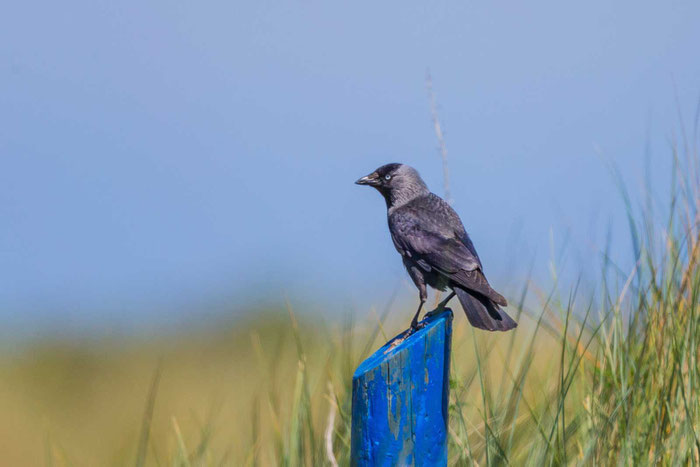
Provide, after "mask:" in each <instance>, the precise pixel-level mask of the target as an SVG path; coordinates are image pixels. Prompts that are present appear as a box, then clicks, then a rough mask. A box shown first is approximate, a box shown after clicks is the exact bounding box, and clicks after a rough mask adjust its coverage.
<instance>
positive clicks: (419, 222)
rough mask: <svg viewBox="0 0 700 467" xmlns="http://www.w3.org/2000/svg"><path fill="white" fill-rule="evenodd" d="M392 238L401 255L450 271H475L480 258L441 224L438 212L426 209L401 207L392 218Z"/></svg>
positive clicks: (444, 271) (390, 225)
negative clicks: (437, 215) (437, 216)
mask: <svg viewBox="0 0 700 467" xmlns="http://www.w3.org/2000/svg"><path fill="white" fill-rule="evenodd" d="M389 227H390V230H391V238H392V239H393V240H394V245H395V246H396V249H397V250H399V252H401V254H402V255H404V256H407V257H409V258H411V259H413V260H414V261H416V262H419V264H420V262H421V261H420V260H423V262H425V263H426V265H427V266H430V267H432V268H435V269H438V270H439V271H441V272H443V273H447V274H455V273H458V272H459V271H473V270H475V269H477V268H479V260H478V259H477V258H476V256H474V254H472V252H471V251H469V249H468V248H467V247H466V246H465V245H464V243H463V242H462V241H461V240H460V239H459V238H458V237H457V236H456V234H455V232H454V230H452V229H450V228H445V226H444V225H441V223H440V221H439V219H437V218H436V216H435V213H433V212H430V211H426V210H423V209H416V208H412V209H400V210H396V211H394V212H393V213H392V214H391V216H390V218H389Z"/></svg>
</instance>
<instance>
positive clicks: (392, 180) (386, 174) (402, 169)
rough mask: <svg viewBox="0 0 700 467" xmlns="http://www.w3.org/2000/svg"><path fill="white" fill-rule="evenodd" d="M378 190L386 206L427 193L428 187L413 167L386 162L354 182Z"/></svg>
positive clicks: (401, 202) (395, 204)
mask: <svg viewBox="0 0 700 467" xmlns="http://www.w3.org/2000/svg"><path fill="white" fill-rule="evenodd" d="M355 183H356V184H358V185H368V186H371V187H374V188H376V189H377V191H379V192H380V193H381V194H382V196H384V199H385V200H386V204H387V207H392V206H397V205H400V204H403V203H405V202H407V201H410V200H411V199H413V198H415V197H416V196H419V195H423V194H427V193H429V191H428V187H427V186H426V185H425V182H424V181H423V179H422V178H421V177H420V175H419V174H418V171H416V169H414V168H413V167H409V166H408V165H404V164H397V163H392V164H386V165H383V166H381V167H379V168H378V169H377V170H375V171H374V172H372V173H371V174H369V175H367V176H364V177H362V178H361V179H359V180H357V181H356V182H355Z"/></svg>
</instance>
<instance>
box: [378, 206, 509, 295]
mask: <svg viewBox="0 0 700 467" xmlns="http://www.w3.org/2000/svg"><path fill="white" fill-rule="evenodd" d="M390 229H391V238H392V239H393V241H394V245H395V246H396V249H397V250H399V251H400V252H401V253H402V255H404V256H407V257H409V258H411V259H412V260H413V261H415V262H416V263H417V264H418V265H419V266H420V267H422V268H423V269H425V270H426V271H430V270H432V269H436V270H437V271H438V272H440V273H441V274H443V275H444V276H447V277H448V278H449V279H450V280H452V281H453V282H455V283H456V284H458V285H460V286H462V287H464V288H466V289H469V290H473V291H475V292H478V293H480V294H482V295H484V296H485V297H488V298H490V299H491V300H493V301H494V302H496V303H498V304H499V305H504V306H505V304H506V300H505V298H503V296H501V295H500V294H499V293H498V292H496V291H495V290H493V289H492V288H491V286H490V285H489V283H488V281H487V280H486V277H484V274H483V273H482V271H481V267H480V266H481V265H480V262H479V259H478V258H477V257H476V256H475V255H474V254H473V253H472V252H471V251H470V249H469V248H467V246H466V245H465V244H464V243H463V241H462V240H460V239H459V238H457V237H456V236H455V232H454V231H451V232H450V231H448V230H447V229H441V226H440V225H437V224H435V223H431V222H424V221H423V222H421V221H419V219H418V216H415V215H413V213H411V212H405V213H401V212H399V213H394V215H393V216H392V218H391V220H390Z"/></svg>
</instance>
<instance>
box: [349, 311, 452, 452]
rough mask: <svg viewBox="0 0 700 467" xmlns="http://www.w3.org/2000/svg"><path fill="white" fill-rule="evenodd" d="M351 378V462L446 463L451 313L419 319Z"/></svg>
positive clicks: (367, 361)
mask: <svg viewBox="0 0 700 467" xmlns="http://www.w3.org/2000/svg"><path fill="white" fill-rule="evenodd" d="M423 322H424V323H425V327H423V328H422V329H420V330H419V331H417V332H416V333H415V334H413V335H411V336H409V337H407V338H406V339H404V340H403V341H401V339H402V338H403V336H404V335H405V333H402V334H399V335H398V336H396V337H394V338H393V339H392V340H390V341H389V342H387V343H386V344H385V345H384V347H382V348H381V349H379V350H377V351H376V352H375V353H374V354H373V355H372V356H371V357H369V358H368V359H367V360H365V361H364V362H362V364H361V365H360V366H359V367H358V368H357V370H356V371H355V375H354V376H353V378H352V442H351V444H352V465H355V466H369V465H372V466H374V465H382V466H383V465H419V466H422V465H447V412H448V396H449V375H450V346H451V342H452V311H450V310H449V309H447V310H445V311H444V312H442V313H440V314H439V315H436V316H432V317H430V318H426V319H425V320H423Z"/></svg>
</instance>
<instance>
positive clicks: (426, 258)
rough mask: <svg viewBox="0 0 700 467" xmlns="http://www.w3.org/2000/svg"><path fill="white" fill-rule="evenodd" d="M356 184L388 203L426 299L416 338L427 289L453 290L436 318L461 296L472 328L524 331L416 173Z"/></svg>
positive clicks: (384, 173) (398, 167) (396, 172)
mask: <svg viewBox="0 0 700 467" xmlns="http://www.w3.org/2000/svg"><path fill="white" fill-rule="evenodd" d="M355 183H357V184H358V185H369V186H371V187H374V188H376V189H377V190H378V191H379V193H381V194H382V196H383V197H384V200H385V201H386V207H387V211H388V213H387V214H388V220H389V232H391V239H392V240H393V242H394V246H395V247H396V250H397V251H398V252H399V254H401V257H402V259H403V264H404V266H406V269H407V270H408V274H409V275H410V276H411V279H413V282H414V283H415V284H416V287H418V292H419V295H420V304H419V305H418V310H417V311H416V314H415V316H414V317H413V320H412V321H411V331H412V332H413V331H415V330H416V329H418V317H419V316H420V312H421V309H422V308H423V304H424V303H425V301H426V300H427V298H428V294H427V292H426V288H425V286H426V284H427V285H429V286H431V287H433V288H434V289H438V290H442V291H444V290H446V289H447V288H450V289H452V292H451V293H450V294H449V295H448V296H447V298H446V299H445V300H443V301H442V302H441V303H440V304H439V305H438V307H437V308H436V309H435V310H433V312H437V311H440V310H442V309H443V308H444V307H445V305H447V302H449V301H450V299H452V297H454V296H455V294H457V297H458V298H459V301H460V303H461V304H462V308H464V312H465V313H466V315H467V318H468V319H469V322H470V323H471V325H472V326H474V327H476V328H479V329H485V330H488V331H508V330H509V329H513V328H515V327H516V326H517V325H518V324H517V323H516V322H515V321H513V319H511V317H510V316H508V315H507V314H506V313H505V312H504V311H503V310H502V309H501V308H500V307H499V305H500V306H506V305H507V304H508V303H507V302H506V299H505V298H503V296H502V295H501V294H499V293H498V292H496V291H495V290H493V289H492V288H491V286H490V285H489V283H488V282H487V281H486V277H485V276H484V272H483V268H482V266H481V260H480V259H479V255H478V254H477V253H476V249H475V248H474V245H473V244H472V241H471V240H470V239H469V235H467V232H466V230H464V226H463V225H462V221H461V220H460V219H459V216H458V215H457V213H456V212H455V211H454V209H452V207H451V206H450V205H449V204H447V203H446V202H445V201H444V200H443V199H442V198H440V197H439V196H437V195H435V194H434V193H431V192H430V190H428V187H427V186H426V185H425V182H424V181H423V179H422V178H421V177H420V175H419V174H418V172H417V171H416V170H415V169H414V168H412V167H409V166H407V165H404V164H396V163H394V164H387V165H383V166H381V167H379V168H378V169H377V170H375V171H374V172H372V173H371V174H369V175H367V176H366V177H362V178H361V179H359V180H357V181H356V182H355ZM433 312H431V313H433Z"/></svg>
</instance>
